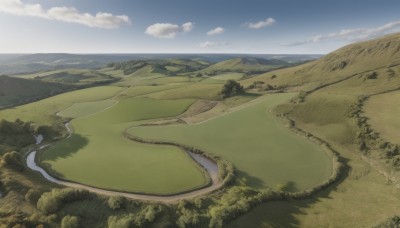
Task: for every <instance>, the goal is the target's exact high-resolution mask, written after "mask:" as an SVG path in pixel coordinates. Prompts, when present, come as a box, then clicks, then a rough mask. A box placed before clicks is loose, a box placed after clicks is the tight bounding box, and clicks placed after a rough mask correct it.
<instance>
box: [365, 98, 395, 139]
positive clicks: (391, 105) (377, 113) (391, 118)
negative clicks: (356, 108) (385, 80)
mask: <svg viewBox="0 0 400 228" xmlns="http://www.w3.org/2000/svg"><path fill="white" fill-rule="evenodd" d="M399 101H400V92H399V91H396V92H391V93H384V94H380V95H376V96H372V97H370V98H369V99H368V100H367V101H366V102H365V105H364V111H365V115H366V116H367V117H368V118H369V119H368V123H369V124H371V126H372V129H374V130H376V131H377V132H378V133H379V134H380V135H381V137H382V138H383V139H386V140H388V141H389V142H392V143H396V144H400V137H399V129H400V119H399V113H400V103H399Z"/></svg>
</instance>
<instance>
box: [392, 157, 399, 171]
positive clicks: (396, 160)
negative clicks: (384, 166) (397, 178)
mask: <svg viewBox="0 0 400 228" xmlns="http://www.w3.org/2000/svg"><path fill="white" fill-rule="evenodd" d="M392 164H393V166H394V167H395V168H396V169H398V170H400V155H396V156H394V157H393V158H392Z"/></svg>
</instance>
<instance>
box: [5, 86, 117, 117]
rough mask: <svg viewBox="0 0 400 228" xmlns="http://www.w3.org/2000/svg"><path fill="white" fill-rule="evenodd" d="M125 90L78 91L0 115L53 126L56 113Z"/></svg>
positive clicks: (107, 87)
mask: <svg viewBox="0 0 400 228" xmlns="http://www.w3.org/2000/svg"><path fill="white" fill-rule="evenodd" d="M123 89H124V88H122V87H116V86H101V87H94V88H89V89H82V90H76V91H73V92H68V93H64V94H60V95H57V96H54V97H50V98H47V99H44V100H40V101H37V102H33V103H30V104H26V105H22V106H18V107H15V108H12V109H6V110H3V111H0V115H1V117H2V118H4V119H7V120H15V119H16V118H19V119H21V120H24V121H33V122H35V123H37V124H51V121H52V120H53V119H54V118H55V113H57V112H59V111H62V110H64V109H66V108H68V107H69V106H71V105H73V104H75V103H80V102H88V101H98V100H104V99H108V98H111V97H113V96H114V95H116V94H118V93H119V92H121V91H122V90H123Z"/></svg>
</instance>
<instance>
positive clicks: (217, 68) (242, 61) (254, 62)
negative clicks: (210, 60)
mask: <svg viewBox="0 0 400 228" xmlns="http://www.w3.org/2000/svg"><path fill="white" fill-rule="evenodd" d="M288 65H289V64H288V63H287V62H285V61H282V60H278V59H262V58H252V57H240V58H233V59H229V60H225V61H222V62H218V63H216V64H214V65H212V66H209V67H208V68H206V69H204V70H203V72H205V73H209V72H236V71H242V72H250V71H260V72H262V71H264V72H265V71H269V70H272V69H276V68H279V67H283V66H288Z"/></svg>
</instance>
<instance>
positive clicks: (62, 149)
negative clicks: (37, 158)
mask: <svg viewBox="0 0 400 228" xmlns="http://www.w3.org/2000/svg"><path fill="white" fill-rule="evenodd" d="M88 143H89V140H88V139H87V138H85V137H83V136H82V135H80V134H75V133H74V134H72V135H71V137H70V138H68V139H65V140H62V141H60V142H58V143H56V144H55V145H54V146H53V148H52V150H51V152H50V151H47V152H46V157H45V160H46V161H56V160H57V159H59V158H67V157H70V156H71V155H72V154H74V153H76V152H78V151H79V150H80V149H82V148H84V147H85V146H87V144H88Z"/></svg>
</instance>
